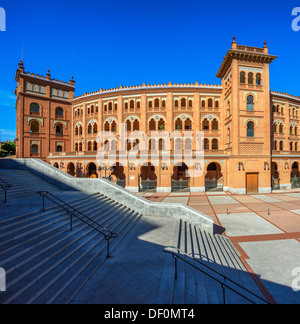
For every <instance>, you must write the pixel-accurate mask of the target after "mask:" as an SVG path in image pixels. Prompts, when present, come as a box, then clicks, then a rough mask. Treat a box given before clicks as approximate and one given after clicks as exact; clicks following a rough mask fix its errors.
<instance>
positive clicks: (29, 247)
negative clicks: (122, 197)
mask: <svg viewBox="0 0 300 324" xmlns="http://www.w3.org/2000/svg"><path fill="white" fill-rule="evenodd" d="M73 205H74V206H80V210H81V211H82V212H83V213H84V214H86V216H89V217H91V218H92V219H93V220H94V221H96V222H98V223H100V224H102V225H103V226H105V227H107V228H109V229H110V230H112V231H116V232H119V231H120V236H119V237H118V238H117V239H114V240H113V241H112V242H111V249H112V250H113V249H114V248H115V247H116V246H117V245H118V244H119V243H120V242H121V240H122V238H124V237H125V236H126V233H127V232H128V231H129V230H130V229H131V228H132V226H134V224H135V223H136V221H138V219H139V217H140V215H139V214H138V213H135V212H133V211H131V210H129V209H128V208H126V207H123V206H122V205H120V204H118V203H117V202H114V201H112V200H110V199H108V198H107V197H105V196H100V195H93V196H92V197H89V198H84V199H82V200H80V201H77V202H75V203H74V204H73ZM78 208H79V207H78ZM62 214H63V213H62V211H61V210H59V209H58V208H56V207H50V208H49V209H48V210H47V211H46V212H45V213H38V212H34V213H27V214H26V213H25V214H23V215H19V216H17V217H15V219H13V218H12V219H6V220H2V221H1V224H2V225H3V227H2V228H1V231H0V246H1V252H0V253H1V260H2V263H1V266H4V268H5V269H6V274H7V292H6V293H5V294H4V295H1V297H0V300H1V303H34V302H36V303H52V302H54V301H55V300H64V301H66V300H68V299H70V298H72V296H74V294H76V292H77V291H78V289H80V287H81V286H83V285H84V284H85V282H86V280H88V278H90V276H91V275H92V274H93V273H94V272H95V271H96V270H97V269H98V268H99V266H100V265H101V264H102V263H103V261H104V260H105V256H106V243H107V242H106V240H105V239H104V237H103V236H102V235H101V234H99V233H98V232H96V231H95V230H93V229H92V228H90V227H89V226H87V225H86V224H84V223H82V222H81V221H80V220H78V219H76V218H74V221H73V231H72V232H70V231H69V219H68V218H65V219H63V217H62V216H63V215H62ZM88 222H89V221H88Z"/></svg>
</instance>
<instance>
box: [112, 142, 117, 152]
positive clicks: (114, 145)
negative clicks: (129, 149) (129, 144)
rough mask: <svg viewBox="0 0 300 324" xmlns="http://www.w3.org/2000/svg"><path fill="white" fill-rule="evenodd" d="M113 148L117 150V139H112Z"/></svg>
mask: <svg viewBox="0 0 300 324" xmlns="http://www.w3.org/2000/svg"><path fill="white" fill-rule="evenodd" d="M111 150H112V151H116V150H117V141H115V140H113V141H111Z"/></svg>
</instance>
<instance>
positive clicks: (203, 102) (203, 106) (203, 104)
mask: <svg viewBox="0 0 300 324" xmlns="http://www.w3.org/2000/svg"><path fill="white" fill-rule="evenodd" d="M202 108H205V100H202Z"/></svg>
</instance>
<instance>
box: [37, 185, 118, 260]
mask: <svg viewBox="0 0 300 324" xmlns="http://www.w3.org/2000/svg"><path fill="white" fill-rule="evenodd" d="M37 193H38V194H39V195H40V196H41V197H42V198H43V209H42V212H44V211H45V198H47V199H48V200H50V201H51V202H53V203H54V204H56V205H57V206H59V207H61V208H62V209H64V210H65V211H66V212H67V215H68V216H70V231H73V216H74V217H76V218H77V219H79V220H80V221H82V222H83V223H85V224H86V225H88V226H90V227H91V228H93V229H94V230H96V231H97V232H98V233H100V234H102V235H103V236H104V239H105V240H106V241H107V258H109V256H110V254H109V245H110V240H111V239H114V238H116V237H118V236H119V233H113V232H111V231H110V230H108V229H107V228H106V227H104V226H103V225H101V224H99V223H97V222H95V221H94V220H93V219H91V218H90V217H88V216H86V215H84V214H83V213H82V212H80V211H79V210H77V209H76V208H74V207H72V206H71V205H69V204H68V203H66V202H65V201H63V200H62V199H60V198H58V197H56V196H54V195H53V194H51V193H50V192H48V191H39V192H37ZM55 200H58V201H59V202H60V203H62V204H64V206H63V205H62V204H60V203H58V202H57V201H55ZM68 208H70V209H71V210H70V209H68ZM78 214H79V215H78ZM82 218H85V219H86V220H85V219H82ZM87 220H88V221H89V222H91V223H92V224H94V225H92V224H90V223H89V222H88V221H87ZM99 227H100V228H101V229H102V230H100V229H99ZM105 232H106V233H105Z"/></svg>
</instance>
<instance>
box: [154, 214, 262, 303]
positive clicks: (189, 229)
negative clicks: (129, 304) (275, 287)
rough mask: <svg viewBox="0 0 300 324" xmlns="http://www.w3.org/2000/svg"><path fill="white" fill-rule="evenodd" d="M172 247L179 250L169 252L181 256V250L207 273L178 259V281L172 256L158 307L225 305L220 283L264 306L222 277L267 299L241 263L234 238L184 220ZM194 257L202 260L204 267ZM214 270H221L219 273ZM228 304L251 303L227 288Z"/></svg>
mask: <svg viewBox="0 0 300 324" xmlns="http://www.w3.org/2000/svg"><path fill="white" fill-rule="evenodd" d="M170 246H173V247H175V249H168V250H169V251H173V252H177V253H178V250H177V249H179V250H180V251H181V252H179V255H180V256H181V257H182V258H183V259H185V260H186V261H188V262H189V263H190V264H192V265H194V266H196V267H198V268H200V269H201V270H203V271H204V272H205V273H206V274H205V273H202V272H201V271H199V270H197V269H195V268H194V267H193V266H192V265H190V264H187V263H185V262H184V261H182V260H180V259H177V260H178V261H177V262H178V267H177V273H178V277H177V279H175V275H174V273H175V262H174V259H173V257H172V256H171V255H169V257H168V258H167V259H166V262H165V266H164V273H163V276H162V281H161V287H160V292H159V294H158V299H157V303H158V304H223V303H224V297H223V289H222V285H221V284H220V283H219V282H222V283H223V282H224V283H226V284H227V285H228V286H229V287H231V288H233V289H234V290H236V291H237V292H238V293H240V294H242V295H244V296H246V297H247V298H248V299H250V300H251V301H253V302H254V303H258V304H260V303H262V304H264V302H263V301H262V300H261V299H259V298H257V297H255V296H253V295H252V294H250V293H249V292H247V291H245V290H243V289H241V288H240V287H238V286H237V285H235V284H233V283H231V282H230V281H229V280H227V281H226V280H224V278H223V276H222V275H224V276H226V277H227V278H228V279H231V280H233V281H234V282H236V283H237V284H239V285H240V286H242V287H244V288H246V289H248V290H249V291H250V292H253V293H254V294H255V295H257V296H259V297H260V298H262V299H263V300H265V297H264V296H263V295H262V293H261V292H260V290H259V289H258V287H257V285H256V284H255V283H254V281H253V279H252V278H251V276H250V274H249V273H248V271H247V270H246V268H245V267H244V265H243V263H242V262H241V260H240V258H239V252H238V251H237V249H236V248H235V246H234V245H233V244H232V242H231V241H230V239H228V238H226V237H224V236H221V235H212V234H210V233H208V232H205V231H201V229H199V228H198V227H197V226H193V225H191V224H188V223H187V222H184V221H182V220H180V221H179V222H174V228H173V234H172V237H171V239H170ZM192 258H195V259H196V260H199V261H201V263H202V265H201V264H199V263H198V262H196V261H194V260H193V259H192ZM207 267H209V268H210V269H209V268H207ZM213 270H215V271H217V272H218V274H217V273H216V272H214V271H213ZM210 276H211V277H213V278H215V279H217V280H218V281H219V282H218V281H216V280H214V279H212V278H211V277H210ZM225 303H226V304H247V303H250V302H249V301H247V300H246V299H244V298H243V297H241V296H240V295H238V294H236V293H235V292H233V291H231V290H230V289H228V288H225Z"/></svg>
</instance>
